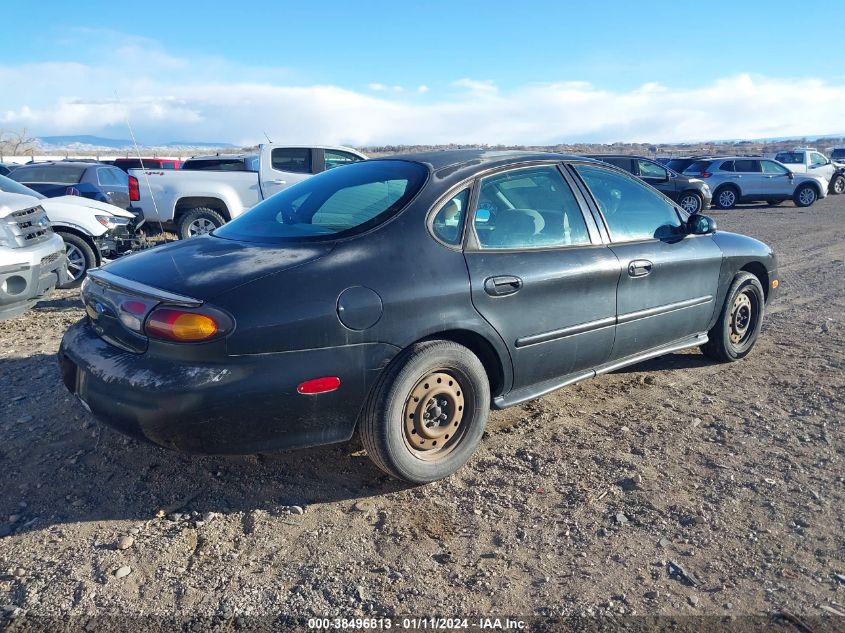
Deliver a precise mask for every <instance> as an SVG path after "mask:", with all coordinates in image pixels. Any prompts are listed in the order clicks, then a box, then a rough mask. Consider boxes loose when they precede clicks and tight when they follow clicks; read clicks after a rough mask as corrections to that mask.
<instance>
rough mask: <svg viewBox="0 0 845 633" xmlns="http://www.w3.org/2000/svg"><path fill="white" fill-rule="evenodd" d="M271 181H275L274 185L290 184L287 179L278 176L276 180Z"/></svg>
mask: <svg viewBox="0 0 845 633" xmlns="http://www.w3.org/2000/svg"><path fill="white" fill-rule="evenodd" d="M270 182H271V183H273V184H274V185H286V184H288V181H287V180H279V179H278V178H277V179H276V180H271V181H270Z"/></svg>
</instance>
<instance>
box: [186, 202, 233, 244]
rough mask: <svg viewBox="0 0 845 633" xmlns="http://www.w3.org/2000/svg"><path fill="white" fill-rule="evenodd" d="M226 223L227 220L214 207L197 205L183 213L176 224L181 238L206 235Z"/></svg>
mask: <svg viewBox="0 0 845 633" xmlns="http://www.w3.org/2000/svg"><path fill="white" fill-rule="evenodd" d="M224 224H226V220H225V219H224V218H223V216H222V215H220V214H219V213H218V212H217V211H215V210H214V209H209V208H208V207H195V208H193V209H190V210H188V211H185V213H184V214H182V217H180V218H179V222H178V224H177V226H176V232H177V233H178V234H179V239H180V240H188V239H191V238H192V237H198V236H200V235H206V234H208V233H211V231H213V230H214V229H217V228H220V227H221V226H223V225H224Z"/></svg>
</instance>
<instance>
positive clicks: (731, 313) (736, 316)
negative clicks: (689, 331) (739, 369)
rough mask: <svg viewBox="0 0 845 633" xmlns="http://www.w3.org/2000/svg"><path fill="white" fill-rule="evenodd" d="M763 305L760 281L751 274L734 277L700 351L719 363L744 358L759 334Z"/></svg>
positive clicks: (764, 302) (740, 274)
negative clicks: (716, 318)
mask: <svg viewBox="0 0 845 633" xmlns="http://www.w3.org/2000/svg"><path fill="white" fill-rule="evenodd" d="M765 305H766V301H765V296H764V294H763V286H762V285H761V284H760V280H759V279H757V277H755V276H754V275H752V274H751V273H747V272H741V273H739V274H737V276H736V277H734V280H733V283H732V284H731V287H730V289H729V290H728V295H727V297H726V298H725V304H724V305H723V306H722V311H721V312H720V313H719V320H718V321H716V325H714V326H713V329H712V330H710V331H709V332H708V333H707V336H708V338H709V340H708V341H707V342H706V343H705V344H704V345H702V346H701V351H702V352H703V353H704V354H705V355H706V356H709V357H710V358H712V359H713V360H716V361H719V362H722V363H732V362H734V361H737V360H739V359H740V358H745V357H746V356H747V355H748V354H749V353H750V352H751V349H752V348H753V347H754V344H755V343H756V342H757V337H758V336H759V335H760V327H761V326H762V324H763V314H764V312H765Z"/></svg>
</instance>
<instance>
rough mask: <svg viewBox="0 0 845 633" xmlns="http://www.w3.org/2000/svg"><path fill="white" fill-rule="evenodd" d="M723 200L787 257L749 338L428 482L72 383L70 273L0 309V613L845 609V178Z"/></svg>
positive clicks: (336, 452) (526, 431) (568, 410)
mask: <svg viewBox="0 0 845 633" xmlns="http://www.w3.org/2000/svg"><path fill="white" fill-rule="evenodd" d="M712 215H714V216H715V217H716V218H717V219H718V221H719V224H720V228H722V229H727V230H737V231H740V232H744V233H748V234H750V235H753V236H755V237H758V238H760V239H762V240H764V241H766V242H768V243H770V244H772V245H773V246H774V247H775V249H776V251H777V252H778V254H779V256H780V262H781V280H782V286H781V287H782V293H781V297H780V299H779V301H778V302H777V303H776V304H775V305H773V306H771V308H770V310H769V313H768V315H767V320H766V324H765V329H764V332H763V335H762V338H761V340H760V342H759V343H758V346H757V348H756V350H755V352H754V353H753V354H752V356H751V357H749V358H748V359H746V360H744V361H742V362H739V363H735V364H733V365H729V366H725V365H716V364H713V363H711V362H708V361H707V360H705V359H704V357H702V356H701V355H700V354H699V353H698V352H697V351H694V352H690V353H683V354H675V355H673V356H670V357H667V358H663V359H658V360H655V361H650V362H648V363H645V364H642V365H638V366H636V367H633V368H630V369H628V370H625V371H620V372H618V373H615V374H611V375H607V376H603V377H601V378H599V379H596V380H594V381H591V382H588V383H584V384H581V385H578V386H574V387H571V388H567V389H565V390H563V391H560V392H557V393H555V394H552V395H550V396H547V397H545V398H543V399H541V400H539V401H536V402H532V403H529V404H526V405H524V406H521V407H518V408H515V409H511V410H508V411H505V412H499V413H494V414H493V415H492V416H491V420H490V426H489V433H488V436H487V437H486V439H485V441H484V442H483V444H482V447H481V449H480V451H479V452H478V454H477V455H476V457H475V458H474V459H473V460H472V461H471V463H470V464H469V465H468V467H466V468H464V469H463V470H462V471H461V472H460V473H458V474H457V475H455V476H453V477H451V478H450V479H448V480H447V481H443V482H439V483H436V484H432V485H428V486H424V487H416V488H413V487H407V486H404V485H401V484H399V483H397V482H395V481H392V480H390V479H388V478H387V477H385V476H384V475H383V474H382V473H381V472H380V471H379V470H377V469H376V468H375V467H374V466H372V465H371V464H370V462H369V461H368V460H367V459H366V457H365V456H364V455H363V454H362V453H360V452H358V451H357V449H356V448H355V447H354V446H347V445H339V446H333V447H327V448H319V449H312V450H305V451H299V452H292V453H288V454H281V455H276V456H272V457H247V458H238V459H230V458H198V457H190V456H183V455H179V454H174V453H169V452H166V451H163V450H159V449H157V448H155V447H152V446H147V445H142V444H139V443H137V442H135V441H133V440H129V439H125V438H123V437H122V436H120V435H118V434H117V433H115V432H113V431H111V430H109V429H107V428H103V427H101V426H100V425H99V424H98V423H96V422H95V421H94V420H93V419H92V418H91V417H90V416H89V415H88V414H86V413H85V412H84V410H83V409H82V408H81V406H80V405H79V404H77V402H76V401H75V400H74V399H73V398H72V397H71V396H70V395H69V394H68V393H67V392H66V391H65V389H64V387H63V386H62V385H61V383H60V379H59V374H58V370H57V366H56V359H55V354H56V350H57V348H58V345H59V341H60V338H61V335H62V332H63V330H64V328H65V327H66V326H67V325H69V324H71V323H73V322H74V321H76V320H77V319H79V318H80V317H81V316H82V310H81V308H80V304H79V302H78V301H77V299H76V294H75V293H72V292H66V293H58V294H57V295H55V296H54V297H52V298H51V299H50V300H48V301H44V302H42V303H41V304H40V305H39V306H38V307H37V309H35V310H33V311H31V312H29V313H28V314H27V315H25V316H23V317H20V318H18V319H15V320H13V321H9V322H5V323H0V384H2V385H3V397H2V401H0V437H2V443H0V472H2V479H0V536H2V538H0V605H3V607H2V609H3V612H4V613H5V615H6V617H9V616H10V615H18V616H20V614H22V613H24V612H28V613H29V614H42V615H60V616H67V615H81V616H85V615H93V614H98V613H99V614H146V615H149V614H171V615H176V616H181V615H185V616H197V615H201V616H215V617H217V618H218V619H219V621H225V620H228V619H229V618H233V619H234V620H233V621H234V622H237V621H238V618H239V617H241V616H249V615H255V614H266V613H288V614H301V615H309V614H315V615H334V614H344V615H353V614H367V615H371V614H397V613H398V614H416V615H431V614H440V615H444V616H448V615H468V614H489V613H493V614H498V615H505V614H521V615H531V614H541V615H570V614H587V615H589V614H595V615H605V614H609V613H613V614H672V615H683V614H714V615H715V614H732V615H741V614H758V615H766V616H769V615H771V614H773V613H777V612H781V611H783V610H786V611H788V612H790V613H793V614H796V615H797V616H799V617H802V618H806V617H809V618H812V617H815V616H825V617H828V616H829V615H830V614H831V613H834V612H836V611H838V612H843V613H845V470H844V469H843V465H845V428H843V417H845V371H843V369H845V367H843V365H845V351H843V345H845V293H843V291H844V290H845V228H843V227H845V196H840V197H838V198H837V197H833V198H828V199H827V200H824V201H822V202H821V203H819V204H816V205H815V206H814V207H812V208H810V209H808V210H801V209H797V208H795V207H794V206H793V205H792V203H786V204H784V205H782V206H779V207H775V208H766V207H763V206H759V205H758V206H745V207H742V208H740V209H737V210H735V211H731V212H713V213H712ZM289 506H298V507H296V508H293V507H289ZM160 510H161V512H160ZM162 515H163V516H162ZM125 537H131V538H125ZM124 546H125V549H121V548H123V547H124ZM670 561H671V562H670ZM673 565H676V566H678V567H680V568H681V569H682V570H683V572H682V573H681V574H680V575H679V574H678V573H672V572H673V571H675V572H677V571H678V569H677V568H676V567H674V566H673ZM124 567H126V568H127V569H128V570H129V573H128V575H125V576H122V577H120V574H118V575H116V572H117V570H119V569H121V568H124ZM127 569H123V570H122V572H121V574H122V573H123V572H125V571H127ZM683 573H686V574H687V578H686V579H685V578H684V577H683ZM831 609H832V610H833V611H831ZM2 615H3V614H2V613H0V618H2ZM828 622H829V623H830V620H828ZM0 628H2V626H0ZM824 628H826V626H823V627H822V628H819V629H817V630H822V629H824Z"/></svg>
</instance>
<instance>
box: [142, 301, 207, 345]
mask: <svg viewBox="0 0 845 633" xmlns="http://www.w3.org/2000/svg"><path fill="white" fill-rule="evenodd" d="M145 329H146V331H147V334H149V335H150V336H154V337H156V338H163V339H166V340H169V341H185V342H191V341H204V340H206V339H209V338H211V337H212V336H214V335H215V334H217V332H218V331H219V328H218V326H217V322H216V321H215V320H214V319H213V318H211V317H210V316H208V315H207V314H198V313H196V312H185V311H184V310H174V309H171V308H159V309H158V310H155V311H153V313H152V314H151V315H150V316H149V317H148V318H147V323H146V326H145Z"/></svg>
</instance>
